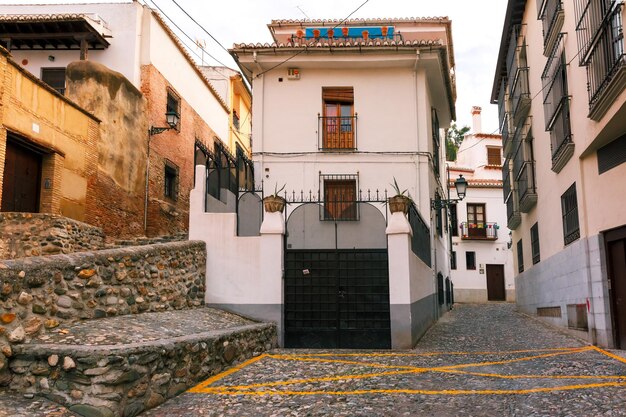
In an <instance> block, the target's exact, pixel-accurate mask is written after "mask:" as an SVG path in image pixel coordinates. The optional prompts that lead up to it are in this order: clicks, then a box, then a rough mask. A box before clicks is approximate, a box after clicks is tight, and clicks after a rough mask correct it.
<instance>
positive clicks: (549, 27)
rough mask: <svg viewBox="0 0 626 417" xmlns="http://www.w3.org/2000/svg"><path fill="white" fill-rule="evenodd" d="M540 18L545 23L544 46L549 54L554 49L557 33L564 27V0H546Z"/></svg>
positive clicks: (545, 52)
mask: <svg viewBox="0 0 626 417" xmlns="http://www.w3.org/2000/svg"><path fill="white" fill-rule="evenodd" d="M539 19H541V21H542V23H543V48H544V54H546V56H547V53H549V51H551V50H552V47H553V45H554V42H555V41H556V39H557V34H558V33H559V31H560V30H561V28H562V27H563V20H564V13H563V1H562V0H546V1H545V2H544V4H543V10H542V13H541V15H540V16H539Z"/></svg>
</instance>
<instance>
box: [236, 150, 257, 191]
mask: <svg viewBox="0 0 626 417" xmlns="http://www.w3.org/2000/svg"><path fill="white" fill-rule="evenodd" d="M236 147H237V185H238V187H239V189H240V190H248V191H250V190H253V189H254V169H253V164H252V161H251V160H250V159H248V157H246V154H245V153H244V151H243V149H241V146H239V144H236Z"/></svg>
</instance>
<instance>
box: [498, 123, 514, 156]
mask: <svg viewBox="0 0 626 417" xmlns="http://www.w3.org/2000/svg"><path fill="white" fill-rule="evenodd" d="M510 125H511V122H510V121H509V115H508V114H506V115H505V116H504V122H503V123H502V126H501V127H500V129H501V130H500V133H501V135H502V152H503V154H504V156H507V155H509V154H510V152H511V148H512V144H513V132H511V131H510Z"/></svg>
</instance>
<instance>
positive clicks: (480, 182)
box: [448, 178, 502, 188]
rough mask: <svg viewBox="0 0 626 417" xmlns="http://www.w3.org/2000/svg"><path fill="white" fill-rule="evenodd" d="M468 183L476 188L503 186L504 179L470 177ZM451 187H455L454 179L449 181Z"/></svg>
mask: <svg viewBox="0 0 626 417" xmlns="http://www.w3.org/2000/svg"><path fill="white" fill-rule="evenodd" d="M467 184H468V186H469V187H474V188H502V180H489V179H473V178H472V179H468V180H467ZM448 186H449V187H450V188H452V187H454V181H453V180H450V181H449V182H448Z"/></svg>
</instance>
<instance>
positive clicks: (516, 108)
mask: <svg viewBox="0 0 626 417" xmlns="http://www.w3.org/2000/svg"><path fill="white" fill-rule="evenodd" d="M512 87H513V88H512V89H511V110H512V113H513V121H514V123H519V122H520V121H521V120H522V119H523V118H524V117H525V116H526V115H527V114H528V113H529V111H530V101H531V100H530V88H529V84H528V67H520V68H518V69H517V73H516V75H515V81H514V82H513V85H512Z"/></svg>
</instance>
